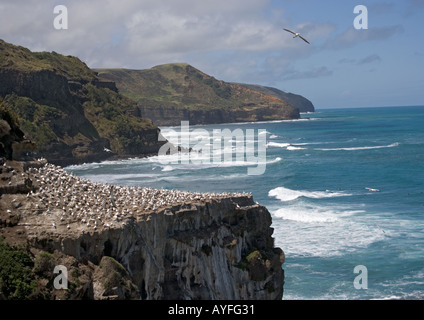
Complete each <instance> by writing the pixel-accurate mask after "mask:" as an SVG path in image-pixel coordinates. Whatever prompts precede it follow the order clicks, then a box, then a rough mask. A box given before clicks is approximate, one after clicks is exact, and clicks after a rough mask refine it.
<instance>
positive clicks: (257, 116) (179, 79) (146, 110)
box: [95, 63, 299, 125]
mask: <svg viewBox="0 0 424 320" xmlns="http://www.w3.org/2000/svg"><path fill="white" fill-rule="evenodd" d="M95 71H97V72H98V76H99V78H100V79H101V80H103V81H113V82H115V83H116V86H117V88H118V89H119V92H120V93H122V94H123V95H125V96H127V97H129V98H131V99H133V100H135V101H136V102H137V104H138V106H139V108H140V110H141V114H142V115H143V116H145V117H148V118H150V119H152V121H153V122H154V123H156V124H157V125H179V124H180V121H181V120H189V121H190V124H211V123H224V122H243V121H264V120H279V119H297V118H299V110H298V109H297V108H295V107H293V106H292V105H290V104H289V103H287V102H285V101H282V100H281V99H279V98H276V97H274V96H271V95H268V94H264V93H262V92H259V91H256V90H252V89H249V88H246V87H245V86H242V85H239V84H236V83H227V82H224V81H220V80H217V79H215V78H214V77H212V76H209V75H207V74H205V73H203V72H201V71H200V70H197V69H196V68H194V67H192V66H190V65H188V64H185V63H172V64H165V65H160V66H156V67H153V68H151V69H147V70H129V69H95Z"/></svg>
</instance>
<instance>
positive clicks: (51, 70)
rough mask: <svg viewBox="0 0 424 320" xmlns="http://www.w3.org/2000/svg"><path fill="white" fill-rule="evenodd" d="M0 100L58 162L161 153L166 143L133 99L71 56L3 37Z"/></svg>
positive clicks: (42, 150) (41, 149) (43, 151)
mask: <svg viewBox="0 0 424 320" xmlns="http://www.w3.org/2000/svg"><path fill="white" fill-rule="evenodd" d="M0 98H3V100H4V103H6V104H7V105H8V106H9V109H11V110H12V111H13V113H14V114H15V115H16V117H17V119H18V122H19V123H20V128H21V130H22V132H24V134H25V138H26V139H28V140H31V141H33V142H35V143H36V145H37V150H36V152H37V154H38V156H41V157H44V158H46V159H48V161H49V162H52V163H55V164H58V165H69V164H76V163H84V162H93V161H102V160H106V159H108V158H111V157H130V156H133V157H134V156H146V155H150V154H157V152H158V150H159V148H160V146H161V145H162V144H163V143H164V142H161V141H159V139H158V137H159V134H160V130H159V128H158V127H157V126H156V125H155V124H153V123H152V121H151V120H150V119H146V118H143V117H141V114H140V110H139V109H138V107H137V104H136V103H135V102H134V101H132V100H131V99H128V98H126V97H124V96H122V95H120V94H119V93H118V89H117V88H116V86H115V84H114V83H113V82H110V81H101V80H100V79H99V78H98V77H97V75H96V73H95V72H94V71H92V70H91V69H90V68H88V67H87V65H86V64H85V63H83V62H82V61H81V60H79V59H78V58H76V57H73V56H64V55H61V54H58V53H56V52H32V51H30V50H28V49H27V48H24V47H21V46H15V45H13V44H10V43H7V42H4V41H2V40H0ZM21 160H22V159H21Z"/></svg>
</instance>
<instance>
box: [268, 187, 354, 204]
mask: <svg viewBox="0 0 424 320" xmlns="http://www.w3.org/2000/svg"><path fill="white" fill-rule="evenodd" d="M350 195H351V194H349V193H345V192H331V191H306V190H292V189H289V188H284V187H278V188H275V189H272V190H270V191H269V192H268V196H270V197H275V198H277V199H279V200H281V201H292V200H296V199H298V198H300V197H307V198H312V199H320V198H333V197H344V196H350Z"/></svg>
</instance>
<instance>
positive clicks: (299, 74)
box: [283, 66, 333, 80]
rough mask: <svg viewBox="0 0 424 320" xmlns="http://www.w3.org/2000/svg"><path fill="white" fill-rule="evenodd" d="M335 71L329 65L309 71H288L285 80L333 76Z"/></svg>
mask: <svg viewBox="0 0 424 320" xmlns="http://www.w3.org/2000/svg"><path fill="white" fill-rule="evenodd" d="M332 74H333V71H331V70H329V69H328V68H327V67H325V66H322V67H318V68H314V69H311V70H308V71H288V72H286V74H285V76H284V78H283V79H284V80H299V79H312V78H321V77H327V76H331V75H332Z"/></svg>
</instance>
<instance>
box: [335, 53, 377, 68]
mask: <svg viewBox="0 0 424 320" xmlns="http://www.w3.org/2000/svg"><path fill="white" fill-rule="evenodd" d="M381 61H382V59H381V57H380V56H379V55H378V54H371V55H369V56H366V57H364V58H362V59H349V58H343V59H340V60H339V61H338V62H339V63H342V64H352V65H358V66H359V65H364V64H370V63H373V62H381Z"/></svg>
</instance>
